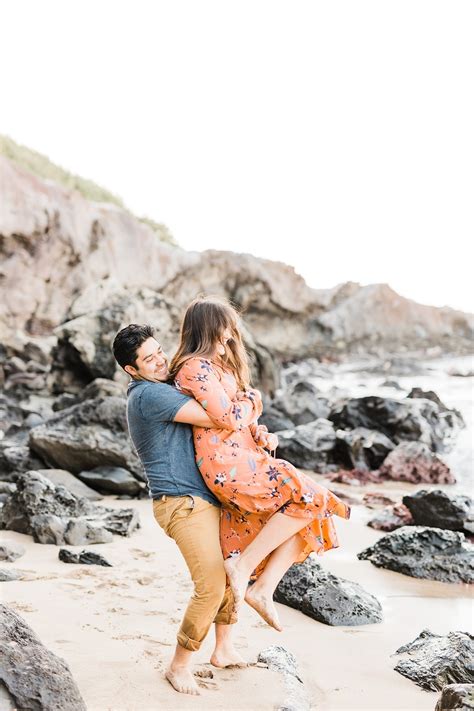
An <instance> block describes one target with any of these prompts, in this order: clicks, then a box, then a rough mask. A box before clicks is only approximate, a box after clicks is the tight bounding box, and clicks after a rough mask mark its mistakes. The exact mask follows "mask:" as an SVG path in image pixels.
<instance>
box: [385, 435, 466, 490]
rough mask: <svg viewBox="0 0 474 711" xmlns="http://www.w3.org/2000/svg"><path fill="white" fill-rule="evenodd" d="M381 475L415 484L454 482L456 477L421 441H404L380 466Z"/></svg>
mask: <svg viewBox="0 0 474 711" xmlns="http://www.w3.org/2000/svg"><path fill="white" fill-rule="evenodd" d="M380 475H381V476H382V477H383V478H387V479H392V480H393V481H410V482H412V483H413V484H420V483H426V484H454V483H455V482H456V479H455V478H454V475H453V474H452V473H451V470H450V469H449V467H448V465H447V464H445V463H444V462H443V460H442V459H440V458H439V457H438V456H437V455H436V454H433V452H431V451H430V449H429V447H428V446H427V445H426V444H423V443H421V442H403V443H402V444H399V445H398V447H396V448H395V449H394V450H393V452H390V454H389V455H388V456H387V458H386V459H385V461H384V463H383V464H382V466H381V467H380Z"/></svg>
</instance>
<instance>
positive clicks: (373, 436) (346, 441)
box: [334, 427, 395, 471]
mask: <svg viewBox="0 0 474 711" xmlns="http://www.w3.org/2000/svg"><path fill="white" fill-rule="evenodd" d="M394 448H395V445H394V443H393V442H392V441H391V440H390V439H389V438H388V437H386V435H384V434H382V433H381V432H375V431H373V430H367V429H365V427H356V429H355V430H349V431H347V430H337V431H336V443H335V448H334V457H335V458H336V460H337V462H338V463H339V464H341V465H342V466H345V467H347V468H348V469H358V470H359V471H360V470H364V469H369V470H373V469H378V468H379V466H380V465H381V464H382V462H383V461H384V459H385V458H386V457H387V455H388V454H389V453H390V452H391V451H392V450H393V449H394Z"/></svg>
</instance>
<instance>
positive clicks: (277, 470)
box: [175, 357, 350, 575]
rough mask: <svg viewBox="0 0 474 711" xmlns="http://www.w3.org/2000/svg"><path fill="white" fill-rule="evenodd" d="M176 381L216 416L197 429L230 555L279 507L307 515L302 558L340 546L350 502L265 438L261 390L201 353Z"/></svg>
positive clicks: (199, 458)
mask: <svg viewBox="0 0 474 711" xmlns="http://www.w3.org/2000/svg"><path fill="white" fill-rule="evenodd" d="M175 384H176V386H177V387H178V389H179V390H181V391H182V392H184V393H186V394H188V395H191V396H193V397H194V398H195V399H196V400H197V401H198V402H199V403H200V404H201V405H202V407H203V408H204V409H205V410H206V412H207V414H208V415H209V417H210V418H211V420H213V422H214V423H215V426H214V427H212V428H209V427H193V432H194V446H195V450H196V462H197V465H198V467H199V470H200V472H201V474H202V476H203V478H204V481H205V482H206V484H207V486H208V487H209V489H210V490H211V491H212V492H213V494H214V495H215V496H216V497H217V498H218V499H219V500H220V501H221V502H222V505H223V509H222V514H221V526H220V536H221V546H222V551H223V554H224V558H228V557H229V556H232V555H238V554H239V553H240V552H241V551H242V550H244V549H245V548H246V546H248V545H249V543H251V541H252V540H253V539H254V538H255V536H256V535H257V534H258V533H259V531H260V530H261V528H262V527H263V526H264V525H265V523H266V522H267V521H268V519H269V518H270V517H271V516H272V515H273V514H274V513H276V512H279V513H283V514H286V515H287V516H298V517H303V518H306V519H308V525H307V526H306V527H305V528H303V529H302V530H301V531H300V533H299V535H300V536H301V537H302V539H303V541H304V544H303V541H302V552H301V555H300V557H299V558H298V561H297V562H301V561H303V560H305V558H306V557H307V556H308V555H309V553H311V552H312V551H315V552H316V553H317V554H322V553H323V552H324V551H327V550H330V549H331V548H337V547H338V546H339V543H338V539H337V534H336V529H335V526H334V522H333V515H336V516H341V517H342V518H346V519H348V518H349V517H350V507H349V506H347V505H346V504H345V503H343V502H342V501H341V500H340V499H339V498H338V497H337V496H336V495H335V494H333V493H332V492H331V491H329V489H326V488H325V487H324V486H321V485H320V484H317V483H316V482H315V481H313V480H312V479H311V478H310V477H309V476H307V475H306V474H303V473H302V472H300V471H298V470H297V469H296V468H295V467H294V466H293V465H292V464H290V463H289V462H286V461H285V460H284V459H277V458H275V457H272V456H271V455H270V453H269V452H267V451H266V450H265V449H263V447H261V446H260V445H259V431H260V427H257V420H258V417H259V416H260V415H261V414H262V399H261V396H260V393H259V392H258V390H248V391H246V392H245V393H243V392H241V391H240V392H238V387H237V382H236V380H235V378H234V376H233V375H232V374H231V373H230V372H227V371H226V370H224V369H223V368H222V367H221V366H220V365H218V364H217V363H215V362H213V361H210V360H207V359H205V358H199V357H192V358H189V360H187V361H186V362H185V363H184V365H183V366H182V367H181V369H180V371H179V372H178V374H177V376H176V381H175ZM265 429H266V428H265ZM265 562H266V561H262V563H261V564H260V566H259V568H258V569H257V571H256V575H258V574H259V573H260V572H261V571H262V570H263V568H264V566H265Z"/></svg>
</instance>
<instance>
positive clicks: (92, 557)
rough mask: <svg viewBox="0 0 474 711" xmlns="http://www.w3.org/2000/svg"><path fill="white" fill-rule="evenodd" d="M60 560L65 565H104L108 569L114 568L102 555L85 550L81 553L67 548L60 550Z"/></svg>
mask: <svg viewBox="0 0 474 711" xmlns="http://www.w3.org/2000/svg"><path fill="white" fill-rule="evenodd" d="M58 558H59V560H60V561H62V562H63V563H75V564H81V565H102V566H104V567H107V568H111V567H112V563H109V561H108V560H106V559H105V558H104V556H103V555H100V553H95V552H94V551H88V550H83V551H81V552H80V553H75V552H74V551H70V550H68V549H67V548H60V549H59V553H58Z"/></svg>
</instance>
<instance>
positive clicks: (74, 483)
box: [36, 469, 102, 501]
mask: <svg viewBox="0 0 474 711" xmlns="http://www.w3.org/2000/svg"><path fill="white" fill-rule="evenodd" d="M36 471H38V472H39V473H40V474H42V475H43V476H45V477H46V479H49V480H50V481H52V482H53V484H55V485H56V486H59V485H60V486H64V487H65V488H66V489H67V490H68V491H70V492H71V493H72V494H75V495H76V496H82V497H83V498H85V499H89V501H100V500H101V499H102V496H101V495H100V494H98V493H97V491H94V489H91V488H90V487H89V486H87V485H86V484H84V483H83V482H82V481H81V480H80V479H78V478H77V477H76V476H74V474H71V473H70V472H67V471H66V470H65V469H37V470H36Z"/></svg>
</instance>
